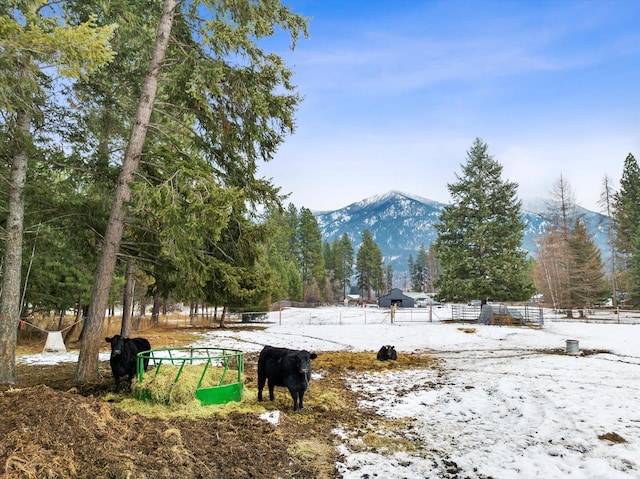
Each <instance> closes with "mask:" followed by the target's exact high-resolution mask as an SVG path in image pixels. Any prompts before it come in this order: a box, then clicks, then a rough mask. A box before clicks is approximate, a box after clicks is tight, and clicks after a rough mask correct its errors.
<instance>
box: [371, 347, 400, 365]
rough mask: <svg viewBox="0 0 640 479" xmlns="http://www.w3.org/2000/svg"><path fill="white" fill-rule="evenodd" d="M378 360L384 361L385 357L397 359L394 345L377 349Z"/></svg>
mask: <svg viewBox="0 0 640 479" xmlns="http://www.w3.org/2000/svg"><path fill="white" fill-rule="evenodd" d="M376 357H377V358H378V359H379V360H380V361H386V360H387V359H393V360H396V359H398V353H397V352H396V347H395V346H389V345H386V346H382V347H381V348H380V351H378V355H377V356H376Z"/></svg>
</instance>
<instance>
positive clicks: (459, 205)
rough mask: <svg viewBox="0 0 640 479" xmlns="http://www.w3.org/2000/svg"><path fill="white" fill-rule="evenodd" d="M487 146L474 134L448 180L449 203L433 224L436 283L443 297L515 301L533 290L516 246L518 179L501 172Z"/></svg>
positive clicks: (518, 236)
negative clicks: (437, 270) (507, 178)
mask: <svg viewBox="0 0 640 479" xmlns="http://www.w3.org/2000/svg"><path fill="white" fill-rule="evenodd" d="M487 150H488V147H487V145H486V143H484V142H483V141H482V140H480V139H476V140H475V142H474V143H473V146H472V147H471V149H470V150H469V151H468V152H467V163H466V164H465V165H463V167H462V168H463V169H462V176H458V175H456V178H457V182H456V183H453V184H449V185H448V188H449V192H450V194H451V197H452V203H451V204H450V205H448V206H446V207H445V208H444V209H443V211H442V214H441V216H440V222H439V223H438V224H437V225H436V229H437V231H438V238H437V239H436V242H435V252H436V256H437V258H438V262H439V266H440V275H439V277H438V280H437V284H436V286H437V287H438V288H439V289H440V292H439V294H440V296H443V297H445V298H447V300H449V301H464V300H467V299H470V298H480V299H482V300H489V299H492V300H495V301H509V300H515V301H518V300H525V299H528V298H529V297H530V296H531V294H532V292H533V287H532V285H531V281H530V279H529V270H528V265H527V259H526V252H525V251H524V250H523V249H522V247H521V246H522V238H523V235H524V227H525V225H524V224H523V222H522V219H521V212H520V209H521V202H520V201H519V200H518V199H517V197H516V189H517V186H518V185H517V184H516V183H513V182H509V181H504V180H503V179H502V178H501V174H502V166H501V165H500V164H499V163H498V162H497V161H496V160H494V159H493V157H491V156H489V154H488V152H487Z"/></svg>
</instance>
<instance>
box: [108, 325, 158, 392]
mask: <svg viewBox="0 0 640 479" xmlns="http://www.w3.org/2000/svg"><path fill="white" fill-rule="evenodd" d="M104 339H105V341H106V342H108V343H111V357H110V358H109V364H110V365H111V372H112V373H113V378H114V379H115V381H116V392H118V391H119V390H120V378H121V377H123V376H129V384H131V380H132V379H133V376H134V375H135V374H136V362H137V359H136V356H137V354H138V353H142V352H144V351H150V350H151V344H150V343H149V341H147V340H146V339H145V338H124V337H122V336H120V335H119V334H116V335H115V336H113V337H111V338H104ZM148 365H149V358H144V360H143V366H144V370H145V371H146V370H147V366H148Z"/></svg>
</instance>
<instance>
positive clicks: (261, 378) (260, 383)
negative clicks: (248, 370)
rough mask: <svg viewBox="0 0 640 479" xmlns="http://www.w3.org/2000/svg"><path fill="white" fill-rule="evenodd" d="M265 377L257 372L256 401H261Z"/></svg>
mask: <svg viewBox="0 0 640 479" xmlns="http://www.w3.org/2000/svg"><path fill="white" fill-rule="evenodd" d="M265 380H266V377H265V376H263V375H261V374H258V401H262V390H263V389H264V383H265Z"/></svg>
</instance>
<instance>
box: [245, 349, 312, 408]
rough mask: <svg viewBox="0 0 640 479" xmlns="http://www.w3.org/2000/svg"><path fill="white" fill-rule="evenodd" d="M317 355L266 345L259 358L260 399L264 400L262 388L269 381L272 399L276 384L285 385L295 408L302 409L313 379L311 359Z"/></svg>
mask: <svg viewBox="0 0 640 479" xmlns="http://www.w3.org/2000/svg"><path fill="white" fill-rule="evenodd" d="M317 357H318V355H317V354H316V353H309V351H299V350H295V349H287V348H274V347H273V346H265V347H264V348H263V349H262V351H261V352H260V357H259V358H258V401H262V389H263V388H264V383H265V381H268V387H269V399H270V400H271V401H273V399H274V398H273V388H274V386H283V387H286V388H288V389H289V393H290V394H291V397H292V398H293V410H294V411H298V410H300V409H302V408H303V407H304V405H303V403H302V398H303V397H304V392H305V391H306V390H307V387H309V380H310V379H311V360H312V359H315V358H317Z"/></svg>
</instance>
